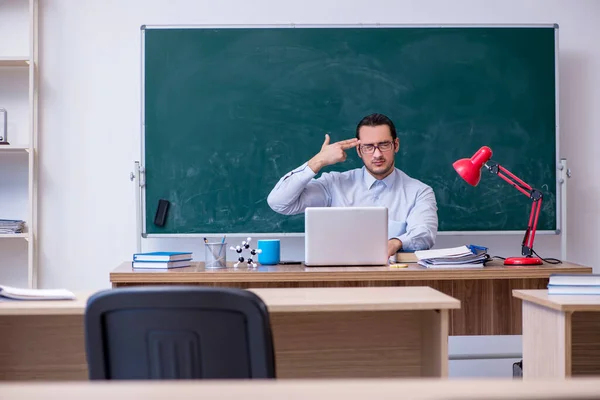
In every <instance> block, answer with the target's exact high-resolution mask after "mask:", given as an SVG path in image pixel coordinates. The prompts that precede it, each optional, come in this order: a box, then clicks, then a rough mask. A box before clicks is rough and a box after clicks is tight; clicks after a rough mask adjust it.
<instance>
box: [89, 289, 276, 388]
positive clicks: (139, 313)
mask: <svg viewBox="0 0 600 400" xmlns="http://www.w3.org/2000/svg"><path fill="white" fill-rule="evenodd" d="M85 346H86V352H87V360H88V368H89V378H90V379H92V380H94V379H138V380H144V379H251V378H252V379H253V378H275V355H274V350H273V339H272V335H271V327H270V321H269V314H268V311H267V307H266V306H265V304H264V303H263V301H262V300H261V299H260V298H259V297H258V296H256V295H255V294H254V293H252V292H250V291H246V290H242V289H233V288H211V287H199V286H194V287H181V286H180V287H173V286H168V287H165V286H162V287H161V286H148V287H135V288H119V289H112V290H105V291H101V292H99V293H96V294H94V295H93V296H92V297H90V299H89V300H88V303H87V306H86V312H85Z"/></svg>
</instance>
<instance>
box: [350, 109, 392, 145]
mask: <svg viewBox="0 0 600 400" xmlns="http://www.w3.org/2000/svg"><path fill="white" fill-rule="evenodd" d="M380 125H387V126H388V127H389V128H390V133H391V134H392V139H393V140H396V138H397V137H398V134H397V133H396V127H395V126H394V123H393V122H392V120H391V119H389V118H388V117H387V116H385V115H383V114H378V113H374V114H371V115H367V116H366V117H364V118H363V119H361V120H360V122H359V123H358V125H357V126H356V138H357V139H360V137H359V131H360V127H361V126H380Z"/></svg>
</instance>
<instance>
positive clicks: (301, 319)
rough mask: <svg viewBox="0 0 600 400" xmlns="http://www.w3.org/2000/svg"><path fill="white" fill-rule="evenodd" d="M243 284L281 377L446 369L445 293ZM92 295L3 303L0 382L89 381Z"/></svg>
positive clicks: (452, 304) (442, 372) (432, 373)
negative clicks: (262, 318) (262, 312)
mask: <svg viewBox="0 0 600 400" xmlns="http://www.w3.org/2000/svg"><path fill="white" fill-rule="evenodd" d="M116 290H118V289H116ZM250 290H251V291H253V292H254V293H256V294H257V295H258V296H259V297H261V298H262V299H263V301H264V302H265V304H266V305H267V308H268V310H269V315H270V319H271V327H272V332H273V341H274V347H275V362H276V371H277V377H278V378H283V379H285V378H356V377H361V378H374V377H379V378H385V377H445V376H447V375H448V319H449V310H452V309H457V308H459V307H460V302H459V301H458V300H456V299H453V298H451V297H449V296H447V295H445V294H443V293H440V292H438V291H436V290H433V289H431V288H429V287H390V288H333V289H319V288H304V289H284V288H279V289H278V288H273V289H250ZM89 295H90V293H87V294H81V295H78V296H77V300H75V301H68V300H66V301H6V300H5V301H0V327H1V329H0V337H1V338H2V340H0V380H31V379H43V380H84V379H87V363H86V358H85V346H84V324H83V317H84V313H85V305H86V302H87V299H88V297H89ZM0 397H1V396H0Z"/></svg>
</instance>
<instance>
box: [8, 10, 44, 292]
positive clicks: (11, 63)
mask: <svg viewBox="0 0 600 400" xmlns="http://www.w3.org/2000/svg"><path fill="white" fill-rule="evenodd" d="M0 37H10V38H11V40H10V41H1V42H0V87H1V88H2V90H0V108H4V109H6V111H7V117H8V121H7V132H6V137H7V141H8V142H9V144H8V145H7V144H0V219H20V220H24V221H25V232H24V233H18V234H6V233H1V234H0V284H5V285H9V286H19V287H30V288H36V287H37V276H38V274H37V272H38V268H37V267H38V265H37V261H38V260H37V257H38V255H37V249H38V243H37V241H38V235H37V187H38V185H37V154H38V153H37V149H38V87H37V84H38V82H37V73H38V67H39V66H38V0H11V1H9V2H3V3H2V4H1V5H0ZM0 123H1V121H0Z"/></svg>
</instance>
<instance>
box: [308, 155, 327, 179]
mask: <svg viewBox="0 0 600 400" xmlns="http://www.w3.org/2000/svg"><path fill="white" fill-rule="evenodd" d="M308 167H309V168H310V169H311V170H312V171H313V172H314V173H315V175H316V174H318V173H319V171H320V170H321V169H322V168H323V167H325V163H324V162H323V160H322V159H321V157H320V156H319V154H317V155H316V156H314V157H313V158H311V159H310V160H308Z"/></svg>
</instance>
